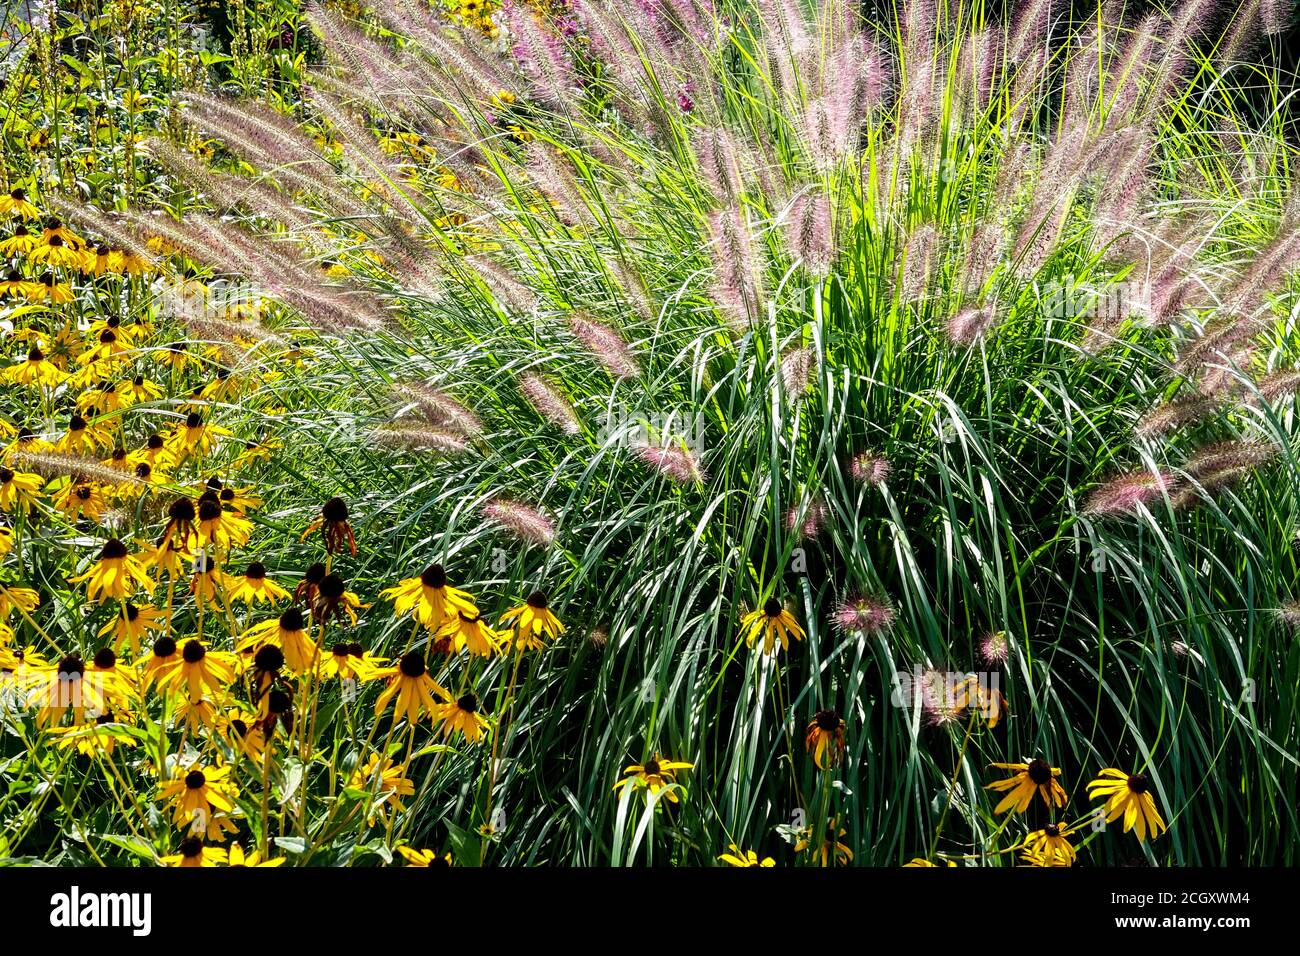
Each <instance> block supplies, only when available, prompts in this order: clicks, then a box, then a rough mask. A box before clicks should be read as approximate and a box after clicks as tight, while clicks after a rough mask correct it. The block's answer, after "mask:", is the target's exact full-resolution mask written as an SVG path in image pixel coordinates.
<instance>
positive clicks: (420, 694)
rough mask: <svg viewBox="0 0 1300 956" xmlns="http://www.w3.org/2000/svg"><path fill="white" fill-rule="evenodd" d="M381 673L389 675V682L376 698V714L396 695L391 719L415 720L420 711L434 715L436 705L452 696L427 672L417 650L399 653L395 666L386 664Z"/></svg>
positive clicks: (435, 713)
mask: <svg viewBox="0 0 1300 956" xmlns="http://www.w3.org/2000/svg"><path fill="white" fill-rule="evenodd" d="M382 676H384V677H387V678H388V686H387V687H386V688H384V690H383V692H382V693H381V694H380V695H379V700H377V701H376V702H375V716H376V717H378V716H379V715H380V714H382V713H383V712H384V710H385V708H387V707H388V705H389V703H390V702H391V701H392V700H393V699H394V698H396V700H397V706H396V708H395V709H394V711H393V720H394V721H398V720H401V719H402V718H403V717H406V718H407V719H408V720H409V721H410V722H411V723H413V724H414V723H415V722H416V721H417V720H419V719H420V715H421V714H422V713H424V714H428V715H429V716H430V717H437V716H438V711H437V708H438V705H439V704H441V703H443V702H444V701H446V700H448V699H449V698H450V697H451V694H449V693H448V692H447V691H446V690H445V689H444V688H443V687H442V686H441V685H440V684H438V683H437V682H436V681H434V679H433V678H432V677H430V676H429V672H428V668H427V667H426V666H425V663H424V655H423V654H421V653H420V652H419V651H409V652H408V653H406V654H404V655H402V658H401V660H399V661H398V662H397V666H396V667H391V668H386V669H385V671H384V672H383V674H382Z"/></svg>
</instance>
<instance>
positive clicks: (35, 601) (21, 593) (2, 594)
mask: <svg viewBox="0 0 1300 956" xmlns="http://www.w3.org/2000/svg"><path fill="white" fill-rule="evenodd" d="M40 603H41V596H40V595H39V594H37V593H36V592H35V591H33V590H32V589H31V588H20V587H13V586H11V585H8V584H5V583H3V582H0V621H7V620H9V616H10V615H11V614H13V612H14V611H18V612H20V613H21V614H24V615H30V614H31V613H32V612H33V611H34V610H36V608H37V607H39V606H40Z"/></svg>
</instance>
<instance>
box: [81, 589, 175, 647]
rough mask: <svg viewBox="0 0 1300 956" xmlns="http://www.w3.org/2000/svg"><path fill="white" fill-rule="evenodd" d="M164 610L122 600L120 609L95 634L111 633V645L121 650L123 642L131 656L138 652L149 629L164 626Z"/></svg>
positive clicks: (154, 629) (159, 628) (157, 629)
mask: <svg viewBox="0 0 1300 956" xmlns="http://www.w3.org/2000/svg"><path fill="white" fill-rule="evenodd" d="M166 623H167V622H166V620H164V612H163V611H162V610H161V609H160V608H156V607H153V606H151V605H145V606H144V607H137V606H136V605H134V604H132V603H131V602H130V601H123V602H122V607H121V610H120V611H119V613H118V614H116V615H114V617H113V619H112V620H111V621H109V622H108V623H107V624H105V625H104V626H103V627H101V628H100V629H99V631H98V634H97V636H99V637H103V636H104V635H105V634H109V633H112V635H113V646H114V647H115V648H117V649H118V650H121V648H122V645H123V644H125V645H127V646H128V647H130V649H131V655H132V657H135V656H137V655H138V654H139V653H140V647H141V644H142V643H143V641H144V639H145V638H146V637H147V636H148V634H149V632H150V631H160V630H162V629H163V627H165V626H166Z"/></svg>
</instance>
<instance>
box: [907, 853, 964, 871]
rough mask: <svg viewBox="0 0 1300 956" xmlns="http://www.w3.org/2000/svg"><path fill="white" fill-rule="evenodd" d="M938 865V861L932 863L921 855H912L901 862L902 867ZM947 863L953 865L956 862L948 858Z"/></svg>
mask: <svg viewBox="0 0 1300 956" xmlns="http://www.w3.org/2000/svg"><path fill="white" fill-rule="evenodd" d="M938 865H939V864H938V863H934V862H932V861H930V860H927V859H926V858H925V857H923V856H914V857H912V859H910V860H908V861H907V862H906V863H904V864H903V869H907V868H909V867H937V866H938ZM947 865H948V866H954V867H955V866H956V865H957V864H956V863H954V862H953V861H952V860H949V861H948V863H947Z"/></svg>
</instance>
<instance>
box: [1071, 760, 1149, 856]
mask: <svg viewBox="0 0 1300 956" xmlns="http://www.w3.org/2000/svg"><path fill="white" fill-rule="evenodd" d="M1087 789H1088V796H1089V797H1090V798H1091V799H1093V800H1096V799H1098V798H1101V799H1104V800H1105V801H1106V802H1105V804H1103V806H1102V811H1101V812H1103V813H1104V814H1106V822H1107V823H1110V822H1112V821H1114V820H1117V819H1119V818H1120V817H1121V816H1122V817H1123V818H1124V832H1125V833H1128V831H1129V830H1134V831H1135V832H1136V833H1137V838H1138V839H1139V840H1140V841H1142V842H1143V843H1145V842H1146V838H1147V833H1148V832H1150V834H1151V836H1152V837H1157V836H1159V835H1160V834H1161V833H1164V832H1165V829H1166V827H1165V821H1164V820H1163V819H1161V817H1160V811H1159V810H1157V809H1156V801H1155V798H1154V797H1152V795H1151V781H1150V779H1149V778H1148V777H1147V775H1146V774H1142V773H1132V774H1130V773H1125V772H1124V771H1123V770H1116V769H1115V768H1113V767H1107V768H1106V769H1105V770H1103V771H1102V772H1101V773H1100V774H1099V775H1098V776H1097V779H1095V780H1093V781H1091V782H1090V783H1089V784H1088V788H1087Z"/></svg>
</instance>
